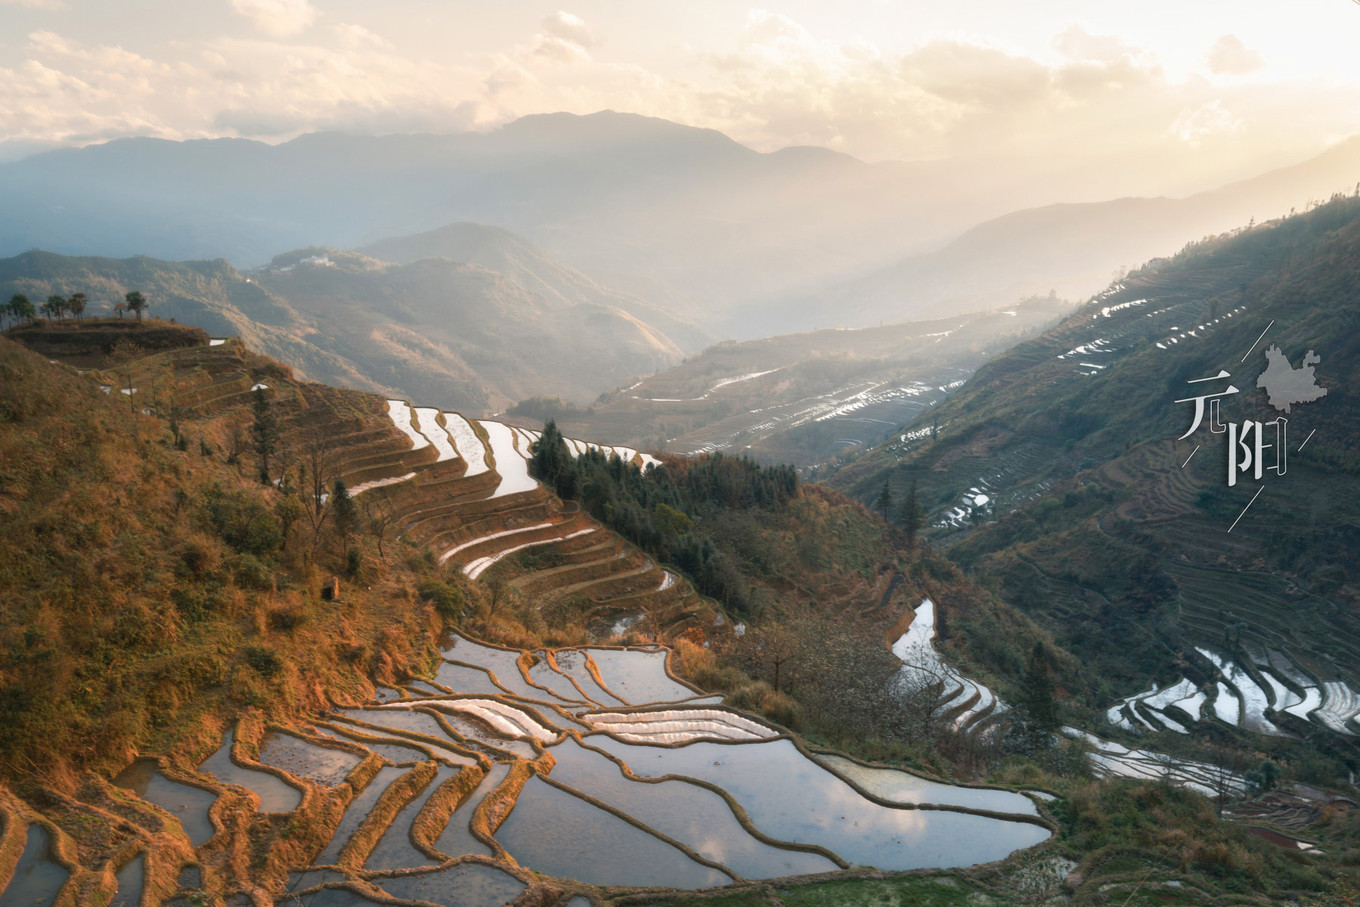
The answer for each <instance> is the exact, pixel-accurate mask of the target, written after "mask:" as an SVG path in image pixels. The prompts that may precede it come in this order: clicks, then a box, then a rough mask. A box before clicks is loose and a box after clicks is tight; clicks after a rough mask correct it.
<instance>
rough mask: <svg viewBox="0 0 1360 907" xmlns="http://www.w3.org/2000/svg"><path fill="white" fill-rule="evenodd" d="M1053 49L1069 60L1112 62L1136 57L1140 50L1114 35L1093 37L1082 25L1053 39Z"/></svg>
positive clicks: (1074, 26)
mask: <svg viewBox="0 0 1360 907" xmlns="http://www.w3.org/2000/svg"><path fill="white" fill-rule="evenodd" d="M1053 47H1054V48H1055V49H1056V50H1057V51H1058V53H1060V54H1062V55H1063V56H1064V57H1067V58H1068V59H1069V60H1099V61H1106V62H1108V61H1111V60H1118V59H1120V58H1121V57H1135V56H1138V55H1139V53H1140V52H1139V50H1138V49H1137V48H1135V47H1132V46H1131V45H1128V44H1125V43H1124V42H1123V41H1121V40H1119V39H1118V38H1116V37H1115V36H1114V35H1093V34H1091V33H1090V32H1088V31H1087V30H1086V29H1084V28H1082V27H1081V26H1080V25H1073V26H1072V27H1071V28H1069V29H1067V31H1065V32H1063V33H1062V34H1060V35H1058V36H1057V37H1056V38H1054V39H1053Z"/></svg>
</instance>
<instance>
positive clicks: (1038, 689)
mask: <svg viewBox="0 0 1360 907" xmlns="http://www.w3.org/2000/svg"><path fill="white" fill-rule="evenodd" d="M1019 706H1020V708H1021V709H1023V710H1024V712H1025V715H1026V716H1027V717H1028V719H1029V722H1030V725H1031V726H1032V727H1033V728H1034V730H1036V731H1043V732H1052V731H1056V730H1057V729H1058V709H1057V706H1056V705H1055V704H1054V702H1053V674H1052V668H1051V667H1050V666H1049V663H1048V652H1047V651H1046V650H1045V649H1044V644H1043V643H1042V642H1036V643H1035V644H1034V651H1033V652H1032V653H1030V657H1029V664H1028V665H1027V666H1026V668H1025V676H1024V679H1023V680H1022V681H1021V686H1020V702H1019Z"/></svg>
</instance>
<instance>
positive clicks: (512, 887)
mask: <svg viewBox="0 0 1360 907" xmlns="http://www.w3.org/2000/svg"><path fill="white" fill-rule="evenodd" d="M373 884H374V885H378V886H380V887H381V888H382V889H383V890H384V891H386V892H387V893H388V894H390V895H392V896H393V897H397V898H403V899H405V900H413V901H428V902H430V903H433V904H443V905H444V907H490V905H493V904H509V903H510V902H511V901H513V900H514V899H515V898H517V897H519V896H520V894H521V893H522V892H523V891H524V888H525V885H524V883H523V882H521V881H520V880H519V879H517V878H515V877H514V876H512V875H510V874H509V873H508V872H501V871H500V870H499V869H495V868H493V867H491V866H479V865H477V864H475V863H465V864H462V865H460V866H454V867H453V868H451V869H445V870H443V871H440V872H429V873H422V874H420V875H408V876H400V877H397V878H391V879H379V880H376V881H374V882H373Z"/></svg>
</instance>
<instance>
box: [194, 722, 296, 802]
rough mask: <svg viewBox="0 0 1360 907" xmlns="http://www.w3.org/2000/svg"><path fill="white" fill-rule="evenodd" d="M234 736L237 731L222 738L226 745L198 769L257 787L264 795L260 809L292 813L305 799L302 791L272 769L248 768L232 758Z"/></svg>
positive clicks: (246, 785) (224, 778) (235, 782)
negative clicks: (272, 771)
mask: <svg viewBox="0 0 1360 907" xmlns="http://www.w3.org/2000/svg"><path fill="white" fill-rule="evenodd" d="M234 737H235V734H234V733H233V732H232V731H228V732H227V733H226V735H225V736H223V738H222V746H221V747H219V748H218V750H217V752H215V753H213V754H212V755H211V756H209V757H208V758H207V759H204V760H203V762H202V763H200V764H199V766H198V770H199V771H200V772H202V773H203V774H205V775H211V776H212V777H214V778H216V779H217V780H218V781H221V782H222V783H224V784H239V785H240V786H242V787H244V788H246V789H248V790H252V791H254V792H255V793H256V794H257V795H258V796H259V798H260V812H265V813H290V812H292V811H293V810H295V809H297V807H298V804H299V803H301V802H302V791H300V790H298V789H297V788H296V787H294V786H293V785H291V784H289V783H287V782H286V781H284V780H283V779H282V778H279V777H277V776H275V775H271V774H270V773H269V772H262V771H259V770H258V769H253V768H246V767H244V766H241V765H237V764H236V763H235V762H232V761H231V745H232V741H233V739H234Z"/></svg>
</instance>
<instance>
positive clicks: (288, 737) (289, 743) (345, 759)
mask: <svg viewBox="0 0 1360 907" xmlns="http://www.w3.org/2000/svg"><path fill="white" fill-rule="evenodd" d="M259 761H260V763H261V764H263V765H272V766H274V767H275V768H281V769H283V770H284V771H288V772H292V773H293V774H294V775H297V776H298V777H299V778H310V779H311V780H313V781H315V782H316V783H317V784H324V785H326V786H327V787H334V786H335V785H337V784H339V783H340V782H341V781H344V780H345V778H347V777H348V776H349V773H350V772H352V771H354V769H355V768H356V767H357V766H358V765H359V763H360V762H362V761H363V759H362V758H361V757H359V756H357V755H355V754H354V753H347V752H345V751H344V750H340V749H333V748H331V747H328V746H318V745H317V744H314V743H308V742H307V741H306V740H303V739H302V738H300V737H294V736H293V735H292V734H280V733H278V732H276V731H270V732H269V733H268V734H265V735H264V740H263V741H262V742H261V743H260V759H259Z"/></svg>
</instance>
